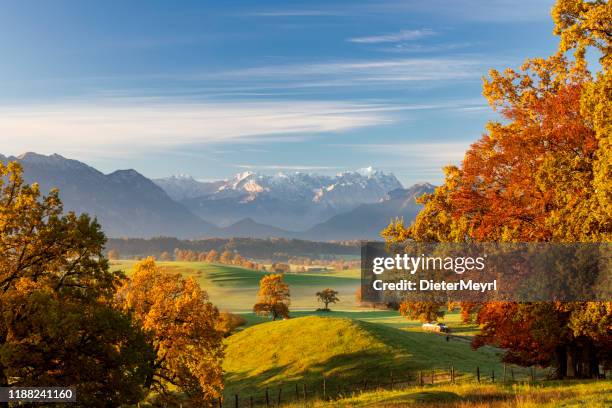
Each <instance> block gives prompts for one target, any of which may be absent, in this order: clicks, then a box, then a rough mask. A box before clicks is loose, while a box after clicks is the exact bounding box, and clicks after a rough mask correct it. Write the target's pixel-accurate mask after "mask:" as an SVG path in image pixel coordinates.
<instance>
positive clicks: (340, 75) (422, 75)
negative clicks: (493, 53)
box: [201, 56, 490, 88]
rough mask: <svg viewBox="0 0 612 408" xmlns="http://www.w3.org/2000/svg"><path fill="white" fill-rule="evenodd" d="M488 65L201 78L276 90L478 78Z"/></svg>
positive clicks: (317, 66)
mask: <svg viewBox="0 0 612 408" xmlns="http://www.w3.org/2000/svg"><path fill="white" fill-rule="evenodd" d="M488 65H490V64H488V63H486V62H484V61H482V60H481V59H480V58H478V57H475V56H456V57H430V58H416V57H415V58H387V59H375V60H357V61H329V62H316V63H302V64H277V65H266V66H259V67H250V68H242V69H237V70H233V71H232V70H230V71H225V72H223V73H217V74H203V75H202V76H201V79H202V80H205V79H207V78H208V79H213V78H216V79H217V80H232V81H234V83H235V81H241V80H243V79H248V81H249V84H251V85H253V84H256V85H257V86H260V87H266V86H269V87H273V88H290V87H301V88H308V87H346V86H358V85H366V84H371V85H375V86H384V85H385V84H388V85H390V84H396V83H402V82H414V81H419V82H421V83H424V82H437V81H445V80H460V79H478V78H480V76H481V75H482V73H483V72H485V67H487V66H488Z"/></svg>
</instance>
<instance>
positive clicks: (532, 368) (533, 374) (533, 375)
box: [531, 366, 535, 382]
mask: <svg viewBox="0 0 612 408" xmlns="http://www.w3.org/2000/svg"><path fill="white" fill-rule="evenodd" d="M531 382H535V367H534V366H531Z"/></svg>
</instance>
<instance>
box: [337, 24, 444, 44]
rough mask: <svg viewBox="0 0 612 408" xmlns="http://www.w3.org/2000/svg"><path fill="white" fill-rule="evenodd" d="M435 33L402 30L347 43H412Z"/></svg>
mask: <svg viewBox="0 0 612 408" xmlns="http://www.w3.org/2000/svg"><path fill="white" fill-rule="evenodd" d="M434 34H435V32H434V31H433V30H430V29H427V28H425V29H421V30H401V31H399V32H397V33H393V34H383V35H373V36H368V37H354V38H349V39H347V41H349V42H353V43H361V44H379V43H395V42H401V41H412V40H417V39H419V38H423V37H429V36H432V35H434Z"/></svg>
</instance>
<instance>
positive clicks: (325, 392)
mask: <svg viewBox="0 0 612 408" xmlns="http://www.w3.org/2000/svg"><path fill="white" fill-rule="evenodd" d="M326 399H327V384H326V382H325V376H323V401H325V400H326Z"/></svg>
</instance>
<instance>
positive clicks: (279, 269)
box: [270, 262, 291, 273]
mask: <svg viewBox="0 0 612 408" xmlns="http://www.w3.org/2000/svg"><path fill="white" fill-rule="evenodd" d="M270 270H271V271H272V272H274V273H288V272H290V271H291V267H290V266H289V265H288V264H286V263H282V262H274V263H273V264H272V265H271V266H270Z"/></svg>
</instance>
